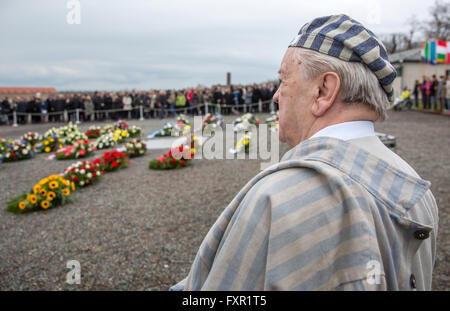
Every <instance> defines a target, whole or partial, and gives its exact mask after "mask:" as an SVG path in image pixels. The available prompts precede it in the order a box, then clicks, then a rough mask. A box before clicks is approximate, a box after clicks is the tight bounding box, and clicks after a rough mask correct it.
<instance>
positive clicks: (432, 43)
mask: <svg viewBox="0 0 450 311" xmlns="http://www.w3.org/2000/svg"><path fill="white" fill-rule="evenodd" d="M429 51H430V54H429V56H428V61H429V62H430V64H433V65H434V64H436V63H437V59H436V56H437V54H436V41H430V50H429Z"/></svg>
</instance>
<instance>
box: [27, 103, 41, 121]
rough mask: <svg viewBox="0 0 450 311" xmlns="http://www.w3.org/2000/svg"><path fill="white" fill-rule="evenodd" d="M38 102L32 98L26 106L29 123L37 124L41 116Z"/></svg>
mask: <svg viewBox="0 0 450 311" xmlns="http://www.w3.org/2000/svg"><path fill="white" fill-rule="evenodd" d="M40 112H41V109H40V100H39V99H38V98H37V97H33V98H32V99H31V100H30V101H29V102H28V104H27V113H29V114H31V122H32V123H39V121H40V120H41V116H40V115H39V114H40Z"/></svg>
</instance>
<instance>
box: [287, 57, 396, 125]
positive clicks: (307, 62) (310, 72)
mask: <svg viewBox="0 0 450 311" xmlns="http://www.w3.org/2000/svg"><path fill="white" fill-rule="evenodd" d="M295 55H296V57H297V59H298V60H300V61H301V62H302V64H303V65H304V68H303V70H302V72H303V74H302V76H303V78H304V79H308V80H310V79H315V78H317V77H318V76H319V75H321V74H323V73H325V72H330V71H331V72H335V73H336V74H337V75H338V76H339V79H340V82H341V86H340V90H339V95H338V96H339V98H340V99H341V100H342V101H343V102H344V103H346V104H356V103H361V104H365V105H368V106H369V107H370V108H371V109H372V110H374V111H375V112H377V113H378V115H379V118H380V120H385V119H386V116H387V114H386V110H387V108H388V106H389V101H388V97H387V95H386V93H385V92H384V90H383V88H382V87H381V85H380V83H379V81H378V79H377V77H376V76H375V74H374V73H373V72H372V71H371V70H370V69H369V68H368V67H367V66H366V65H365V64H363V63H359V62H346V61H343V60H341V59H339V58H337V57H333V56H329V55H326V54H323V53H320V52H317V51H314V50H310V49H305V48H296V51H295Z"/></svg>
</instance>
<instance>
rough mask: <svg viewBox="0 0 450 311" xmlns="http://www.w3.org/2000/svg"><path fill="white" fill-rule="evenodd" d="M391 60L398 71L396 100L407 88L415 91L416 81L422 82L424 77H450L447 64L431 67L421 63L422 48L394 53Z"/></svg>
mask: <svg viewBox="0 0 450 311" xmlns="http://www.w3.org/2000/svg"><path fill="white" fill-rule="evenodd" d="M389 60H390V62H391V63H392V65H394V67H395V69H397V78H396V79H395V80H394V98H395V97H397V96H399V95H400V93H401V90H402V89H403V88H404V87H405V86H406V87H408V89H410V90H411V91H413V90H414V83H415V81H416V80H419V81H420V82H421V81H422V78H423V76H426V77H429V78H431V76H432V75H436V77H437V78H438V79H439V77H440V76H445V75H450V66H449V65H446V64H437V65H431V64H427V63H424V62H421V61H420V48H417V49H412V50H407V51H403V52H399V53H394V54H392V55H390V56H389Z"/></svg>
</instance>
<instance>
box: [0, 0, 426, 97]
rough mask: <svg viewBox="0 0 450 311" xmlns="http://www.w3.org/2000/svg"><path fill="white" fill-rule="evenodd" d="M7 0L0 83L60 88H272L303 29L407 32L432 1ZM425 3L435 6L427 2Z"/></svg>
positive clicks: (1, 0)
mask: <svg viewBox="0 0 450 311" xmlns="http://www.w3.org/2000/svg"><path fill="white" fill-rule="evenodd" d="M67 2H68V0H39V1H29V0H28V1H27V0H0V86H46V87H47V86H48V87H55V88H56V89H57V90H95V89H104V90H122V89H132V88H136V89H153V88H184V87H189V86H197V85H199V84H202V85H206V86H210V85H212V84H218V83H221V84H224V83H225V82H226V72H231V73H232V82H233V83H252V82H264V81H267V80H269V79H275V78H277V71H278V69H279V66H280V62H281V59H282V57H283V54H284V52H285V50H286V48H287V45H288V44H289V42H290V41H291V39H292V38H294V36H295V35H296V34H297V33H298V31H299V29H300V27H301V26H302V25H303V24H305V23H307V22H309V21H310V20H312V19H313V18H316V17H319V16H325V15H331V14H339V13H345V14H348V15H350V16H351V17H352V18H354V19H356V20H358V21H360V22H361V23H363V24H365V25H366V26H367V27H368V28H369V29H371V30H372V31H374V32H375V33H376V34H378V35H379V34H385V33H389V32H397V31H406V30H407V29H408V26H407V24H406V21H407V19H408V18H409V17H410V16H411V15H413V14H415V15H417V16H418V17H419V19H426V18H428V6H429V5H431V4H432V2H431V1H423V0H421V1H416V0H409V1H397V0H396V1H393V0H364V1H360V0H357V1H353V0H339V1H336V0H316V1H310V0H308V1H301V0H277V1H263V0H259V1H246V0H226V1H216V0H208V1H206V0H204V1H203V0H202V1H200V0H198V1H197V0H195V1H193V0H164V1H162V0H161V1H160V0H146V1H144V0H79V2H80V4H81V15H80V16H81V23H80V24H69V23H68V22H67V15H68V13H69V11H70V10H69V9H68V8H67ZM425 3H427V4H425Z"/></svg>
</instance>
